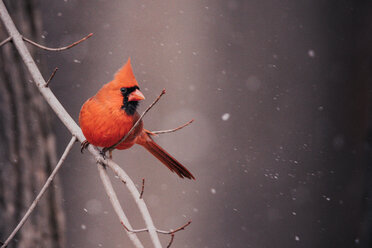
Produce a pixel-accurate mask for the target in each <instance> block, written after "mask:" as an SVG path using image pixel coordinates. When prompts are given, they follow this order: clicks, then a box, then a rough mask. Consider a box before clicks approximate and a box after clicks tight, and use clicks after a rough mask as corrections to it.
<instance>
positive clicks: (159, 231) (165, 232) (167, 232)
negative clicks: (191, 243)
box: [156, 220, 191, 234]
mask: <svg viewBox="0 0 372 248" xmlns="http://www.w3.org/2000/svg"><path fill="white" fill-rule="evenodd" d="M190 224H191V220H189V221H188V222H187V223H186V224H184V225H183V226H180V227H179V228H177V229H175V230H173V231H172V230H171V231H162V230H156V232H158V233H161V234H175V233H176V232H179V231H181V230H184V229H185V228H186V227H187V226H188V225H190Z"/></svg>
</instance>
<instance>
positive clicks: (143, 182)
mask: <svg viewBox="0 0 372 248" xmlns="http://www.w3.org/2000/svg"><path fill="white" fill-rule="evenodd" d="M144 190H145V179H144V178H142V188H141V193H140V199H142V196H143V191H144Z"/></svg>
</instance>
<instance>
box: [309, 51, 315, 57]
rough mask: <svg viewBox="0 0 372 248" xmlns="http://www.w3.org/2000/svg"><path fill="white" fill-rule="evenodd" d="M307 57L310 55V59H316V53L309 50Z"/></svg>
mask: <svg viewBox="0 0 372 248" xmlns="http://www.w3.org/2000/svg"><path fill="white" fill-rule="evenodd" d="M307 55H309V57H310V58H314V57H315V52H314V50H311V49H310V50H309V51H307Z"/></svg>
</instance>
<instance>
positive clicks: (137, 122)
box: [102, 89, 165, 154]
mask: <svg viewBox="0 0 372 248" xmlns="http://www.w3.org/2000/svg"><path fill="white" fill-rule="evenodd" d="M164 94H165V89H163V90H162V91H161V93H160V95H159V96H158V97H157V98H156V99H155V101H153V103H151V104H150V106H148V107H147V109H146V110H145V111H143V113H142V115H141V116H140V118H139V119H138V120H137V121H136V123H134V125H133V127H132V128H131V129H130V130H129V132H128V133H127V134H126V135H124V137H123V138H122V139H120V140H119V141H118V142H117V143H115V144H114V145H112V146H110V147H105V148H104V149H103V150H102V152H103V154H105V153H106V152H107V151H110V150H114V149H115V147H117V146H118V145H119V144H120V143H121V142H123V141H124V140H126V139H127V138H128V137H129V135H130V134H131V133H132V132H133V130H134V129H135V128H136V127H137V126H138V124H140V122H141V120H142V118H143V117H144V116H145V115H146V114H147V112H149V110H150V109H151V108H152V107H153V106H154V105H155V104H156V103H157V102H158V101H159V100H160V98H161V97H162V96H163V95H164Z"/></svg>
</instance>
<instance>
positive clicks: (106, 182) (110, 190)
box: [97, 163, 143, 248]
mask: <svg viewBox="0 0 372 248" xmlns="http://www.w3.org/2000/svg"><path fill="white" fill-rule="evenodd" d="M97 166H98V171H99V175H100V177H101V180H102V183H103V185H104V188H105V190H106V193H107V195H108V197H109V199H110V201H111V204H112V206H113V207H114V210H115V212H116V214H117V216H118V217H119V220H120V223H122V225H123V226H124V227H126V226H125V225H124V223H126V225H128V226H129V228H131V229H132V226H131V225H130V223H129V220H128V218H127V216H126V215H125V213H124V211H123V209H122V207H121V205H120V202H119V199H118V197H117V195H116V193H115V190H114V188H113V187H112V184H111V181H110V178H109V176H108V175H107V171H106V167H105V166H104V165H103V164H101V163H97ZM127 234H128V237H129V238H130V239H131V240H132V242H133V244H134V245H135V247H137V248H143V245H142V243H141V241H140V240H139V239H138V238H137V235H135V234H134V233H131V232H128V231H127Z"/></svg>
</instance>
